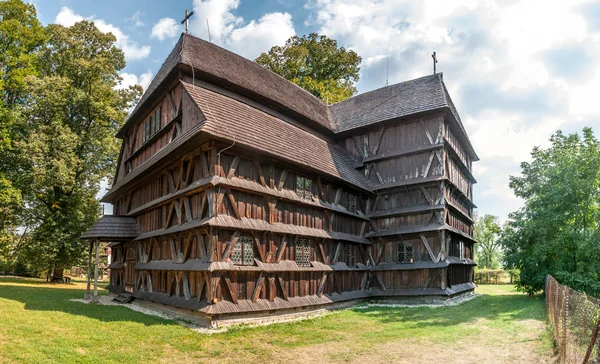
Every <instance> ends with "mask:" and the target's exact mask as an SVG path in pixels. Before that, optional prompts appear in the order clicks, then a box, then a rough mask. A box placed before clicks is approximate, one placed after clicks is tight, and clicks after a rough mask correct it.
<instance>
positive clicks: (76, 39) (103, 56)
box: [16, 21, 141, 277]
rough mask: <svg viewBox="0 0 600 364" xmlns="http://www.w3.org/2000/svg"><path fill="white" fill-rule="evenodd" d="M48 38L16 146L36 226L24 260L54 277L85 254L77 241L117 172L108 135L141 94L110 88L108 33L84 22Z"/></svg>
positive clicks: (116, 65)
mask: <svg viewBox="0 0 600 364" xmlns="http://www.w3.org/2000/svg"><path fill="white" fill-rule="evenodd" d="M47 32H48V35H49V38H48V42H47V43H46V45H45V47H44V49H43V51H42V54H41V62H40V66H39V75H38V76H29V77H27V87H28V89H27V94H28V96H27V100H26V102H25V103H24V104H23V107H22V109H21V112H22V115H23V116H24V120H25V121H26V125H27V128H25V129H24V133H23V137H22V140H21V141H19V142H17V143H16V144H17V146H18V150H19V151H20V164H21V165H22V166H23V170H24V171H25V172H26V173H25V174H24V175H25V176H26V178H25V182H26V183H25V184H24V187H23V190H22V191H23V196H24V198H25V199H26V206H27V208H28V210H29V211H30V214H31V216H32V220H33V221H34V223H35V227H34V230H33V231H32V233H31V239H30V242H29V243H28V244H27V245H26V246H25V247H23V249H24V252H23V254H24V257H26V258H28V259H29V260H30V262H37V263H38V265H43V267H38V268H44V269H53V271H54V276H55V277H61V276H62V271H63V268H65V267H68V266H70V265H71V264H74V263H78V262H79V261H80V259H81V258H82V256H83V255H84V252H85V251H86V249H85V246H86V245H85V242H83V241H81V240H80V239H79V236H80V235H81V234H82V233H83V232H84V231H85V230H86V229H87V228H88V227H89V226H90V225H91V224H93V223H94V221H95V220H96V219H97V217H98V213H99V204H98V201H96V199H95V196H96V194H97V193H98V190H99V184H100V181H101V180H102V179H103V178H105V177H107V176H110V175H111V174H112V173H113V172H114V168H115V167H116V159H117V156H118V144H117V140H116V138H115V137H114V135H115V133H116V132H117V130H118V129H119V128H120V127H121V126H122V123H123V122H124V120H125V118H126V115H127V110H128V108H129V107H130V106H131V105H132V102H134V101H135V100H136V99H137V98H138V97H139V94H140V92H141V89H140V88H139V86H136V87H131V88H129V89H126V90H116V89H115V86H116V85H117V83H118V82H119V81H120V77H119V75H118V73H117V72H118V71H119V70H121V69H123V68H124V67H125V59H124V56H123V52H122V51H121V50H119V49H118V48H117V47H116V46H115V41H116V38H115V37H114V36H113V35H112V34H110V33H109V34H105V33H102V32H101V31H99V30H98V29H97V28H96V27H95V26H94V24H93V23H90V22H88V21H81V22H78V23H76V24H74V25H73V26H71V27H68V28H66V27H63V26H60V25H49V26H48V27H47Z"/></svg>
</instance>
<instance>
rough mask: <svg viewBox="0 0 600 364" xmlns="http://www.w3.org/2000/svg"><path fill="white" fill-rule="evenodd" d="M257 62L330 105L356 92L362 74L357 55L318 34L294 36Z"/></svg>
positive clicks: (264, 54)
mask: <svg viewBox="0 0 600 364" xmlns="http://www.w3.org/2000/svg"><path fill="white" fill-rule="evenodd" d="M255 61H256V62H257V63H258V64H260V65H262V66H264V67H266V68H267V69H269V70H271V71H273V72H275V73H277V74H279V75H281V76H282V77H284V78H286V79H288V80H290V81H292V82H293V83H295V84H297V85H298V86H300V87H302V88H303V89H305V90H306V91H308V92H310V93H311V94H313V95H315V96H316V97H318V98H319V99H321V101H323V102H327V103H329V104H333V103H336V102H339V101H342V100H345V99H347V98H349V97H351V96H352V95H354V94H355V93H356V88H355V87H354V83H355V82H357V81H358V80H359V77H360V76H359V71H360V67H359V66H360V62H361V58H360V57H359V56H358V54H356V52H354V51H353V50H347V49H346V48H344V47H338V44H337V41H336V40H334V39H330V38H327V37H326V36H324V35H322V36H319V35H318V34H316V33H311V34H309V35H308V36H306V35H304V36H302V37H298V36H293V37H291V38H290V39H288V40H287V42H286V43H285V45H284V46H283V47H280V46H275V47H273V48H271V50H270V51H269V52H268V53H262V54H261V55H260V56H258V58H256V60H255Z"/></svg>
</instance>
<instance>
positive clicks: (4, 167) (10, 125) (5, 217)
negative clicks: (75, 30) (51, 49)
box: [0, 0, 46, 250]
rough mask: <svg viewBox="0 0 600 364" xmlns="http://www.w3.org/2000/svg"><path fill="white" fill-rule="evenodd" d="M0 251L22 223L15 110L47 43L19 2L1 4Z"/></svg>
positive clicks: (32, 11)
mask: <svg viewBox="0 0 600 364" xmlns="http://www.w3.org/2000/svg"><path fill="white" fill-rule="evenodd" d="M0 40H1V41H0V250H1V249H2V244H3V240H5V239H3V238H2V237H3V235H5V234H10V233H9V232H8V231H9V230H10V229H13V228H14V227H15V226H16V225H18V224H19V223H20V222H21V221H20V220H19V216H18V215H19V214H20V208H21V207H22V205H23V199H22V195H21V190H20V188H19V186H18V184H19V183H18V182H19V181H18V180H19V177H20V173H21V171H20V168H19V165H18V163H17V161H16V159H15V156H14V141H15V140H16V139H17V138H18V137H19V135H20V132H21V128H20V125H19V124H18V120H19V115H18V113H17V112H16V110H15V108H16V107H17V106H19V105H21V104H22V103H23V102H24V100H25V98H26V88H27V82H26V78H27V77H28V75H36V74H37V65H38V55H39V49H40V48H41V47H42V45H43V44H44V42H45V40H46V32H45V29H44V27H43V26H42V25H41V24H40V23H39V21H38V19H37V16H36V11H35V7H34V6H33V5H32V4H25V3H23V2H22V1H20V0H8V1H0Z"/></svg>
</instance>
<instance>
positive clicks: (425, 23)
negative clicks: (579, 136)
mask: <svg viewBox="0 0 600 364" xmlns="http://www.w3.org/2000/svg"><path fill="white" fill-rule="evenodd" d="M582 2H584V1H579V0H577V1H560V0H513V1H510V2H507V1H501V0H457V1H438V0H424V1H423V2H414V1H409V0H379V1H372V0H313V1H311V2H309V4H308V5H307V7H306V8H307V9H308V11H309V17H308V19H309V20H308V21H307V25H308V26H312V27H315V28H317V30H318V32H319V33H321V34H325V35H328V36H330V37H332V38H334V39H337V40H338V42H339V43H341V44H342V45H344V46H345V47H347V48H352V49H354V50H356V51H357V53H358V54H359V55H360V56H361V57H362V59H363V63H362V65H361V81H360V82H359V83H358V85H357V86H358V89H359V92H365V91H369V90H371V89H374V88H377V87H381V86H383V84H384V82H383V81H384V80H385V74H386V60H385V59H386V58H387V57H389V80H390V83H396V82H401V81H405V80H409V79H412V78H415V77H419V76H423V75H427V74H430V73H431V72H432V59H431V53H432V52H433V51H436V52H437V57H438V59H439V63H438V65H437V66H438V71H442V72H444V79H445V82H446V85H447V87H448V88H449V92H450V95H451V96H452V99H453V101H454V103H455V104H456V106H457V108H458V111H459V113H460V115H461V117H462V120H463V122H464V124H465V125H466V128H467V131H468V132H469V133H470V138H471V140H472V143H473V145H474V147H475V150H476V151H477V153H478V155H479V156H480V158H481V161H480V162H478V163H475V165H474V173H475V177H477V178H478V180H479V184H478V185H476V194H475V200H476V201H475V202H476V203H477V204H478V205H479V207H480V212H481V213H494V214H498V215H500V216H501V217H502V218H505V217H506V215H507V214H508V212H510V211H512V210H514V209H515V208H517V207H518V206H519V205H520V203H521V202H520V200H519V199H517V198H516V197H515V196H514V195H513V193H512V191H511V190H510V188H509V187H508V182H509V175H517V174H519V171H520V162H522V161H525V160H529V159H530V152H531V150H532V148H533V147H534V146H536V145H541V146H542V147H547V146H548V145H549V142H548V139H549V138H550V136H551V134H552V133H553V132H555V131H556V130H557V129H558V128H561V129H563V130H564V131H566V132H574V131H578V130H580V129H581V125H580V123H581V120H593V118H594V117H598V116H600V109H598V108H597V107H595V105H596V98H597V94H598V92H597V90H599V89H600V67H596V68H595V69H593V67H592V70H591V71H582V72H584V73H583V76H581V77H579V78H578V79H573V78H569V77H568V75H567V74H568V72H567V71H568V70H569V69H571V68H572V67H574V66H575V65H574V64H573V62H571V61H570V59H569V58H568V57H566V55H563V54H560V55H561V57H565V58H564V59H562V60H559V61H560V62H562V63H564V65H562V64H561V67H563V68H564V70H559V71H557V67H556V64H554V65H552V64H549V63H548V59H547V58H546V57H548V54H552V51H555V52H559V53H560V52H561V51H560V49H561V47H565V46H567V48H568V47H572V46H578V47H581V48H583V49H585V50H586V52H588V53H589V54H599V53H600V32H594V31H592V30H591V28H592V27H591V26H589V25H588V24H586V21H585V14H583V13H582V6H581V3H582ZM591 61H592V62H594V60H593V59H591ZM559 68H560V67H559ZM560 71H563V72H560ZM584 118H587V119H584ZM478 200H479V201H478ZM480 201H483V203H481V202H480Z"/></svg>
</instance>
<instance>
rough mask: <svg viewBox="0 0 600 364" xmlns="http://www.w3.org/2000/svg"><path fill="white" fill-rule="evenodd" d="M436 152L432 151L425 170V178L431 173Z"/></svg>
mask: <svg viewBox="0 0 600 364" xmlns="http://www.w3.org/2000/svg"><path fill="white" fill-rule="evenodd" d="M434 154H435V152H431V154H430V155H429V162H427V166H426V167H425V171H423V176H422V177H423V178H426V177H427V176H428V175H429V169H430V168H431V164H432V163H433V156H434Z"/></svg>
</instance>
